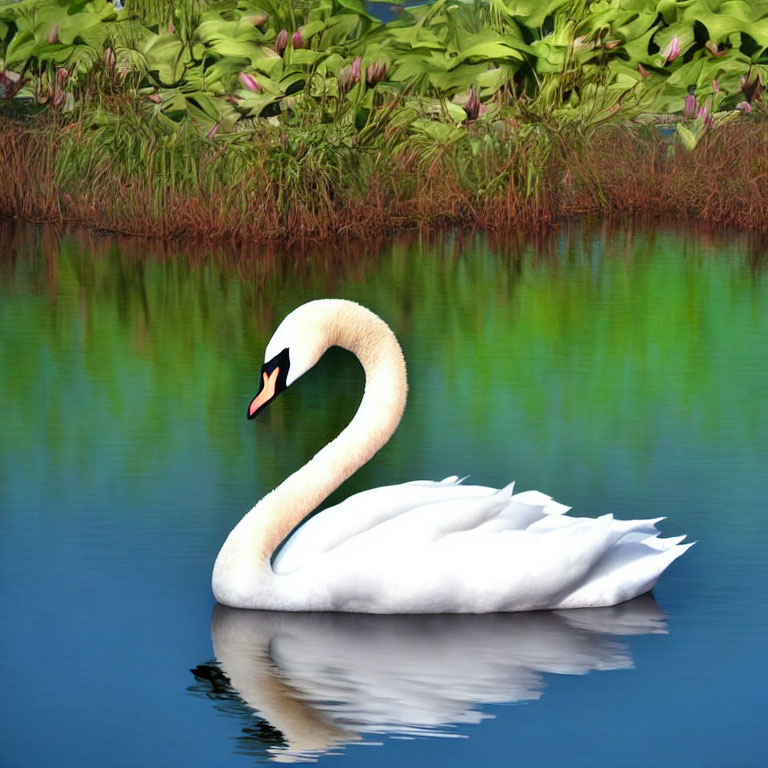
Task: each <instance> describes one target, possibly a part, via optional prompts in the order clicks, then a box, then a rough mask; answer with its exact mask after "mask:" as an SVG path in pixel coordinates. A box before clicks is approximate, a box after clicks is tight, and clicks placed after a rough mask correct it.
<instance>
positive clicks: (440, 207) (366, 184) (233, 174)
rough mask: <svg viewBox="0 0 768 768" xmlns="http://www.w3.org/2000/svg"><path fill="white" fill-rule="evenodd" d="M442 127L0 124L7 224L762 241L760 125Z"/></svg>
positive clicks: (215, 235)
mask: <svg viewBox="0 0 768 768" xmlns="http://www.w3.org/2000/svg"><path fill="white" fill-rule="evenodd" d="M440 127H441V131H440V132H439V135H437V134H436V133H435V129H434V126H433V125H430V124H427V125H426V126H425V130H424V131H421V130H411V131H410V132H408V133H406V134H402V135H401V134H394V135H387V133H386V132H381V133H379V134H377V135H376V136H375V137H374V138H373V140H371V141H369V142H367V143H365V142H360V141H359V135H358V134H357V133H356V132H355V131H354V129H353V128H344V126H341V125H338V124H329V125H326V126H322V125H319V126H313V127H311V128H308V129H301V130H299V129H294V130H292V131H285V130H283V129H281V128H279V127H272V126H269V125H257V126H254V127H253V128H252V129H251V130H249V131H242V132H237V133H232V134H228V135H226V136H225V137H221V138H220V139H217V141H211V140H208V139H206V138H205V137H203V136H200V135H199V134H198V133H197V132H196V131H194V130H184V129H182V130H180V131H179V132H178V133H172V134H168V135H159V136H158V135H157V134H156V133H155V132H154V131H153V130H152V129H151V127H150V126H149V124H148V123H147V121H146V120H145V119H144V118H143V115H142V113H141V112H140V111H136V110H135V109H134V107H132V106H130V105H129V106H127V107H125V108H121V109H120V110H117V111H108V110H104V109H100V110H94V111H93V112H87V113H84V114H83V115H82V116H81V119H80V120H78V121H76V122H74V123H67V124H61V123H59V122H57V121H56V120H50V121H48V122H46V123H45V124H43V123H42V122H41V121H39V120H38V121H35V122H34V123H32V124H24V123H22V122H19V121H16V120H11V119H7V118H0V132H2V135H3V141H4V146H5V151H4V152H3V153H0V215H4V216H10V217H15V218H24V219H30V220H35V221H51V222H64V223H69V224H77V225H81V226H85V227H88V228H92V229H100V230H110V231H115V232H122V233H126V234H134V235H146V236H150V237H161V238H171V237H189V238H195V239H210V240H229V241H233V242H281V243H290V242H295V241H311V240H322V239H326V238H330V237H338V236H352V237H362V238H365V237H371V236H380V235H381V234H382V233H384V232H389V231H394V230H402V229H407V228H422V229H424V228H434V227H440V226H446V225H450V226H457V225H458V226H462V225H473V226H480V227H483V228H485V229H490V230H503V229H516V230H535V229H537V228H545V227H548V226H550V225H551V223H552V222H553V221H555V220H557V219H560V218H563V217H568V216H573V215H578V214H585V213H601V214H606V215H609V216H610V215H643V216H654V217H662V218H667V217H672V218H675V219H686V220H699V221H702V222H706V223H708V224H713V225H718V226H719V225H722V226H734V227H739V228H748V229H754V230H758V231H764V230H766V229H768V173H766V171H767V170H768V168H767V167H766V159H765V158H766V157H768V122H766V121H765V120H763V119H759V118H755V119H754V120H740V121H738V122H732V123H728V124H725V125H722V126H719V127H717V128H714V129H712V130H710V131H708V132H707V133H706V134H705V135H703V136H702V138H701V140H700V141H699V144H698V146H697V147H696V149H695V151H688V150H687V149H685V147H684V146H683V145H682V144H681V142H680V141H679V140H678V139H677V138H676V137H675V136H674V135H673V136H671V137H670V136H665V135H664V134H663V133H661V132H660V131H659V130H658V128H657V127H653V126H637V125H631V124H615V125H614V124H605V125H602V126H598V127H597V128H595V129H594V130H593V131H591V132H590V133H589V134H588V135H584V134H583V132H581V131H575V130H569V129H568V127H567V126H566V127H563V126H560V127H557V128H555V127H552V126H546V125H544V124H535V125H528V126H523V127H519V128H515V127H514V126H512V125H506V127H505V128H504V129H499V127H498V126H483V125H480V124H477V125H474V126H471V127H470V129H469V130H466V129H465V128H463V127H456V126H440ZM443 129H444V130H443ZM356 139H357V140H358V141H357V142H356V141H355V140H356Z"/></svg>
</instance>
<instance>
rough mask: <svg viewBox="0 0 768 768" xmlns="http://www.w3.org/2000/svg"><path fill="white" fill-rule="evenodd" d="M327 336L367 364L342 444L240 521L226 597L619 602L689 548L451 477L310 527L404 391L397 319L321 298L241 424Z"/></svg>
mask: <svg viewBox="0 0 768 768" xmlns="http://www.w3.org/2000/svg"><path fill="white" fill-rule="evenodd" d="M334 345H335V346H339V347H343V348H344V349H347V350H349V351H350V352H352V353H353V354H354V355H356V356H357V358H358V359H359V361H360V363H361V364H362V366H363V369H364V371H365V392H364V395H363V398H362V401H361V402H360V405H359V407H358V409H357V412H356V413H355V415H354V417H353V418H352V421H351V422H350V423H349V424H348V425H347V426H346V428H345V429H344V430H342V432H341V433H340V434H339V435H338V436H337V437H336V438H335V439H334V440H332V441H331V442H330V443H328V444H327V445H326V446H325V447H324V448H322V449H321V450H320V451H318V453H317V454H316V455H315V456H314V458H312V459H311V460H310V461H309V462H307V464H305V465H304V466H303V467H301V468H300V469H299V470H297V471H296V472H294V473H293V474H292V475H290V476H289V477H288V478H286V479H285V480H284V481H283V482H282V483H281V484H280V485H279V486H278V487H277V488H276V489H274V490H273V491H271V492H270V493H268V494H267V495H266V496H265V497H264V498H263V499H261V501H259V502H258V503H257V504H256V506H255V507H253V509H251V510H250V512H248V513H247V514H246V515H245V516H244V517H243V518H242V519H241V520H240V521H239V522H238V523H237V525H236V526H235V527H234V528H233V529H232V531H231V532H230V534H229V536H228V537H227V539H226V540H225V542H224V544H223V546H222V547H221V550H220V551H219V554H218V556H217V558H216V561H215V563H214V567H213V575H212V587H213V594H214V596H215V598H216V600H217V601H218V602H219V603H222V604H224V605H228V606H231V607H234V608H251V609H265V610H280V611H347V612H360V613H489V612H496V611H525V610H538V609H550V608H586V607H601V606H610V605H615V604H617V603H621V602H624V601H625V600H630V599H632V598H634V597H636V596H638V595H640V594H643V593H645V592H648V591H649V590H651V589H652V588H653V587H654V585H655V584H656V581H657V579H658V578H659V576H660V575H661V573H662V572H663V571H664V570H665V569H666V568H667V566H668V565H669V564H670V563H671V562H672V561H673V560H675V559H676V558H678V557H679V556H680V555H682V554H683V553H684V552H685V551H686V549H687V548H688V547H689V546H691V545H690V544H681V543H680V542H681V541H682V540H683V539H684V538H685V537H684V536H678V537H672V538H666V539H664V538H660V537H659V532H658V530H657V529H656V524H657V523H658V522H659V521H660V520H662V519H664V518H657V519H655V520H617V519H615V518H614V517H613V516H612V515H610V514H608V515H602V516H601V517H598V518H596V519H594V518H585V517H572V516H570V515H568V514H567V513H568V511H569V509H570V508H569V507H566V506H564V505H562V504H559V503H557V502H555V501H553V500H552V498H551V497H549V496H547V495H545V494H543V493H540V492H538V491H525V492H523V493H514V484H510V485H507V486H506V487H504V488H501V489H496V488H488V487H485V486H479V485H469V484H465V483H463V482H462V481H461V480H460V479H459V478H458V477H455V476H454V477H448V478H445V479H444V480H441V481H439V482H433V481H428V480H417V481H413V482H407V483H401V484H399V485H390V486H385V487H382V488H373V489H371V490H367V491H363V492H361V493H357V494H355V495H353V496H351V497H349V498H348V499H346V500H345V501H343V502H342V503H340V504H338V505H336V506H334V507H331V508H329V509H325V510H323V511H322V512H321V513H319V514H317V515H315V516H314V517H312V518H310V519H309V520H305V518H306V517H307V516H308V515H309V514H310V513H312V512H313V511H314V510H315V509H316V508H317V507H318V506H319V505H320V504H321V503H322V501H323V500H324V499H325V498H326V497H327V496H328V495H329V494H330V493H331V492H332V491H334V490H335V489H336V488H337V487H338V486H339V485H340V484H341V483H342V482H343V481H344V480H346V479H347V478H348V477H349V476H350V475H352V474H353V473H354V472H355V471H356V470H357V469H358V468H359V467H361V466H362V465H363V464H365V463H366V462H367V461H368V460H369V459H370V458H371V457H372V456H373V455H374V454H375V453H376V452H377V451H378V450H379V449H380V448H381V447H382V446H383V445H384V444H385V443H386V442H387V441H388V440H389V438H390V437H391V436H392V434H393V433H394V431H395V429H396V428H397V426H398V424H399V423H400V419H401V417H402V415H403V410H404V408H405V402H406V395H407V390H408V384H407V378H406V369H405V360H404V358H403V353H402V350H401V348H400V345H399V343H398V341H397V339H396V338H395V335H394V333H393V332H392V330H391V329H390V328H389V326H388V325H387V324H386V323H385V322H384V321H383V320H382V319H381V318H380V317H378V316H377V315H375V314H374V313H373V312H371V311H370V310H369V309H366V308H365V307H363V306H361V305H359V304H356V303H354V302H351V301H346V300H342V299H320V300H316V301H310V302H308V303H306V304H303V305H301V306H300V307H298V308H297V309H295V310H293V311H292V312H291V313H290V314H288V315H287V316H286V317H285V319H284V320H283V321H282V322H281V323H280V325H279V326H278V328H277V330H276V331H275V333H274V335H273V336H272V338H271V339H270V341H269V343H268V344H267V348H266V352H265V355H264V360H265V362H264V365H263V366H262V369H261V382H260V388H259V391H258V393H257V395H256V397H254V398H253V400H252V401H251V403H250V405H249V407H248V418H249V419H252V418H255V417H256V416H257V415H258V414H259V413H261V412H262V411H263V410H264V408H265V407H266V406H267V405H268V404H269V403H270V402H271V401H272V400H274V399H275V398H276V397H277V396H278V395H279V394H280V393H281V392H282V391H284V390H285V389H287V388H288V387H289V386H291V384H293V383H294V382H295V381H296V380H297V379H298V378H299V377H300V376H301V375H302V374H304V373H306V372H307V371H308V370H309V369H310V368H312V366H313V365H315V363H317V361H318V360H319V359H320V357H321V356H322V355H323V353H324V352H325V351H326V350H327V349H328V348H329V347H331V346H334ZM281 544H282V546H281ZM278 548H279V551H277V550H278ZM276 551H277V554H276V555H275V553H276Z"/></svg>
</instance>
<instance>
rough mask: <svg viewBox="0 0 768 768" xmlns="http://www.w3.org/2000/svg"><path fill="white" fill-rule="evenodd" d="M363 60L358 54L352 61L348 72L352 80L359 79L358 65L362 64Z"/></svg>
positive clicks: (354, 81)
mask: <svg viewBox="0 0 768 768" xmlns="http://www.w3.org/2000/svg"><path fill="white" fill-rule="evenodd" d="M362 63H363V60H362V58H361V57H360V56H358V57H357V58H356V59H355V60H354V61H353V62H352V69H351V70H350V74H351V76H352V82H353V83H356V82H357V81H358V80H359V79H360V67H361V66H362Z"/></svg>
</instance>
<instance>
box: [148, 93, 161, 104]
mask: <svg viewBox="0 0 768 768" xmlns="http://www.w3.org/2000/svg"><path fill="white" fill-rule="evenodd" d="M147 98H148V99H149V100H150V101H154V102H155V104H161V103H162V101H163V97H162V96H161V95H160V94H159V93H150V94H149V96H147Z"/></svg>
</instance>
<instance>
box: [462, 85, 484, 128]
mask: <svg viewBox="0 0 768 768" xmlns="http://www.w3.org/2000/svg"><path fill="white" fill-rule="evenodd" d="M481 106H482V105H481V104H480V95H479V94H478V92H477V88H475V87H474V86H472V87H471V88H470V89H469V98H468V99H467V101H466V103H465V104H464V111H465V112H466V113H467V122H469V121H470V120H477V118H478V116H479V115H480V108H481Z"/></svg>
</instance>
